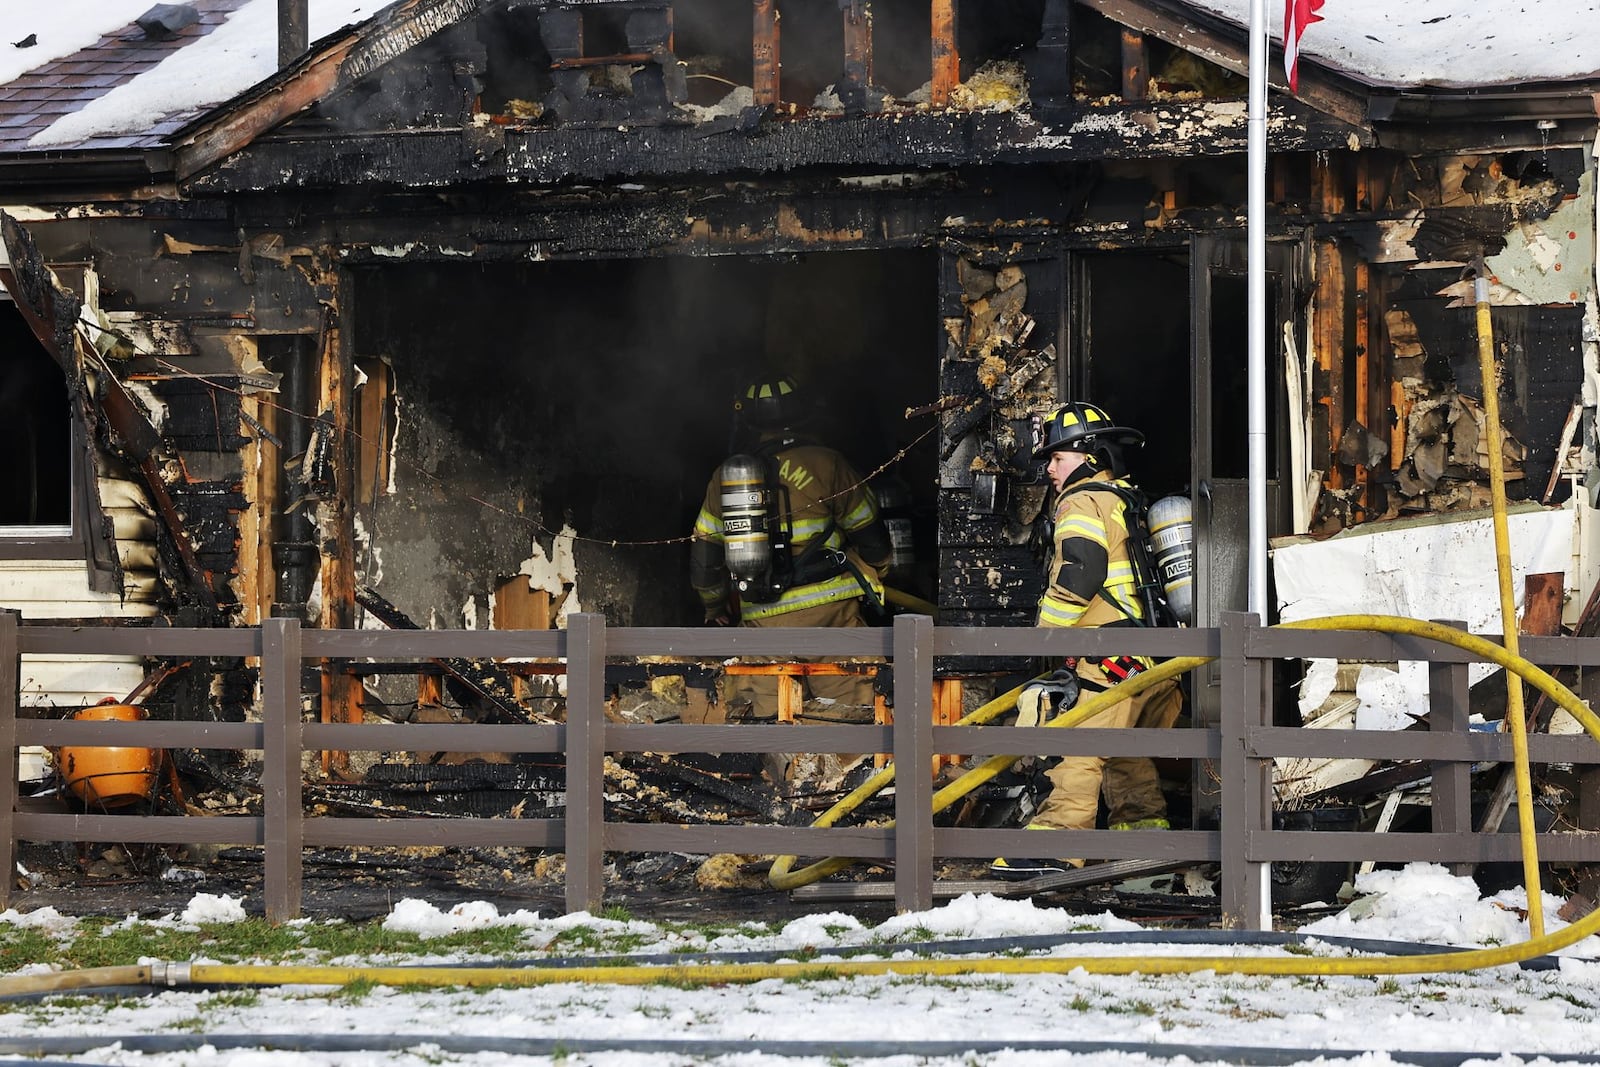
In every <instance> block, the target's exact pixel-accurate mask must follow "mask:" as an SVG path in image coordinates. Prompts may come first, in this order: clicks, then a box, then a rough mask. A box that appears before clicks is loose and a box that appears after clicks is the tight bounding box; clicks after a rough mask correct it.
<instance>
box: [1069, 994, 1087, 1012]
mask: <svg viewBox="0 0 1600 1067" xmlns="http://www.w3.org/2000/svg"><path fill="white" fill-rule="evenodd" d="M1067 1007H1069V1008H1071V1009H1072V1010H1073V1011H1093V1010H1094V1002H1093V1001H1091V1000H1090V999H1089V998H1088V997H1086V996H1084V995H1083V994H1082V993H1079V994H1078V995H1077V996H1075V997H1073V998H1072V1000H1071V1001H1070V1002H1068V1004H1067Z"/></svg>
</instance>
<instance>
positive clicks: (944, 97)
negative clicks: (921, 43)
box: [928, 0, 961, 107]
mask: <svg viewBox="0 0 1600 1067" xmlns="http://www.w3.org/2000/svg"><path fill="white" fill-rule="evenodd" d="M960 2H961V0H933V12H932V28H933V76H932V78H931V80H930V81H929V84H928V91H929V96H928V99H929V102H930V103H932V104H933V106H934V107H944V106H945V105H947V104H949V103H950V92H951V90H953V89H954V88H955V87H956V86H957V85H958V84H959V83H960V82H961V47H960V42H958V41H957V40H956V24H957V18H958V14H959V5H960Z"/></svg>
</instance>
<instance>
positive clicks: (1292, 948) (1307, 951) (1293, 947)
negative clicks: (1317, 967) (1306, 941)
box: [1283, 941, 1317, 956]
mask: <svg viewBox="0 0 1600 1067" xmlns="http://www.w3.org/2000/svg"><path fill="white" fill-rule="evenodd" d="M1283 951H1285V952H1287V953H1288V954H1289V955H1291V956H1315V955H1316V954H1317V953H1316V951H1315V950H1314V949H1313V948H1312V947H1311V946H1310V945H1302V944H1299V943H1298V942H1295V941H1291V942H1289V943H1288V944H1286V945H1284V946H1283Z"/></svg>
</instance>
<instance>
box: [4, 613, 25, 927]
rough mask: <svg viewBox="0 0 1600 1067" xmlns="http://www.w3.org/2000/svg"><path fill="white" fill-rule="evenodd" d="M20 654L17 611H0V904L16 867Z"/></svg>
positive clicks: (7, 902) (7, 899)
mask: <svg viewBox="0 0 1600 1067" xmlns="http://www.w3.org/2000/svg"><path fill="white" fill-rule="evenodd" d="M21 662H22V660H21V656H20V655H19V654H18V652H17V615H16V612H13V611H0V761H3V762H0V767H4V768H5V773H3V774H0V908H9V907H10V906H11V886H12V883H13V882H15V881H16V879H15V878H13V877H12V872H13V871H15V870H16V869H17V838H16V808H17V776H16V773H15V772H14V771H13V770H12V768H13V767H15V766H16V765H17V704H18V700H19V688H18V687H19V685H20V682H21Z"/></svg>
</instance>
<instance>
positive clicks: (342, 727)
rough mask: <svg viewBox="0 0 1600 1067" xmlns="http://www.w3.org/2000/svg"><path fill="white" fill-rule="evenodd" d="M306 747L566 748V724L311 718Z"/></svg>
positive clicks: (368, 749) (385, 749)
mask: <svg viewBox="0 0 1600 1067" xmlns="http://www.w3.org/2000/svg"><path fill="white" fill-rule="evenodd" d="M303 732H304V738H303V740H304V742H305V745H306V747H307V748H311V749H329V750H333V751H338V752H561V751H563V750H564V749H565V747H566V732H567V728H566V727H565V726H554V725H552V726H507V725H500V724H483V723H393V724H385V723H307V724H306V725H305V727H304V728H303Z"/></svg>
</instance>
